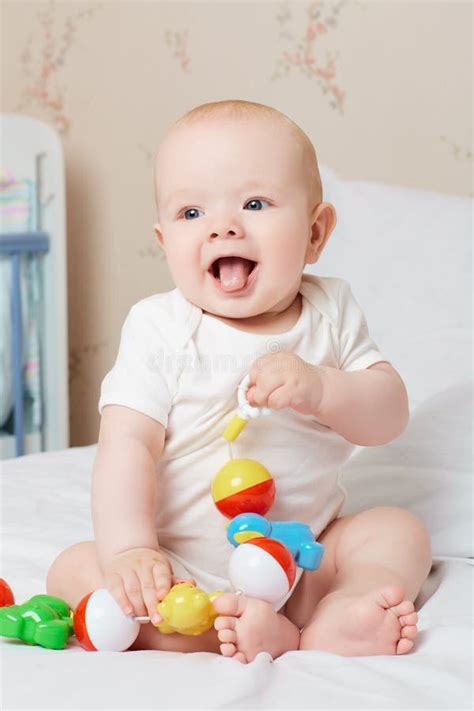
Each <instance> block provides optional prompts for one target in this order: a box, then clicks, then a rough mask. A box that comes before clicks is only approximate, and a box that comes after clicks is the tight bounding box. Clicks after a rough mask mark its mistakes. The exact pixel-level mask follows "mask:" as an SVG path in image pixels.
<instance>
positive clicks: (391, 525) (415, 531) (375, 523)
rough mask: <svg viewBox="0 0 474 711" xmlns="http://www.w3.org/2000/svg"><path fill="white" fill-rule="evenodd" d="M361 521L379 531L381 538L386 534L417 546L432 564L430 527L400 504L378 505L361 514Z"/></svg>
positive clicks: (404, 543) (402, 542)
mask: <svg viewBox="0 0 474 711" xmlns="http://www.w3.org/2000/svg"><path fill="white" fill-rule="evenodd" d="M359 516H360V517H361V519H360V522H361V523H363V524H364V525H366V526H367V529H368V530H372V531H374V532H378V535H379V536H380V538H381V539H383V538H384V537H385V536H387V537H389V538H391V539H392V540H393V539H398V540H399V542H400V543H401V544H403V545H406V546H410V547H415V548H416V549H417V550H419V551H420V554H421V557H422V558H426V564H427V565H428V569H429V566H430V565H431V541H430V535H429V533H428V529H427V528H426V526H425V524H424V523H423V521H421V519H419V518H418V517H417V516H415V515H414V514H412V513H411V512H410V511H407V510H406V509H403V508H400V507H399V506H376V507H374V508H373V509H368V510H367V511H363V512H362V513H361V514H359Z"/></svg>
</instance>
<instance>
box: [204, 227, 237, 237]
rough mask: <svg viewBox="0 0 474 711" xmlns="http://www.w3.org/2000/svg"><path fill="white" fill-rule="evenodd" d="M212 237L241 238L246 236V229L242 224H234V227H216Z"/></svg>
mask: <svg viewBox="0 0 474 711" xmlns="http://www.w3.org/2000/svg"><path fill="white" fill-rule="evenodd" d="M209 236H210V238H211V239H216V237H220V238H221V239H222V238H224V239H225V238H227V237H234V238H240V237H243V236H244V230H243V228H242V227H241V226H240V225H232V227H223V228H219V227H217V228H216V227H214V231H213V232H211V234H210V235H209Z"/></svg>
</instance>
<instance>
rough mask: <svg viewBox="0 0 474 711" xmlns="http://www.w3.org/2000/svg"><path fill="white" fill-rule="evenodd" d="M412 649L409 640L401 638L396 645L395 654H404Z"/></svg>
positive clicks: (411, 643) (411, 642)
mask: <svg viewBox="0 0 474 711" xmlns="http://www.w3.org/2000/svg"><path fill="white" fill-rule="evenodd" d="M411 649H413V641H412V640H411V639H405V638H402V639H401V640H400V641H399V642H398V644H397V650H396V651H397V654H406V653H407V652H409V651H410V650H411Z"/></svg>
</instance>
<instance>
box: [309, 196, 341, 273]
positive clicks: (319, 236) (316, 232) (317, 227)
mask: <svg viewBox="0 0 474 711" xmlns="http://www.w3.org/2000/svg"><path fill="white" fill-rule="evenodd" d="M311 220H312V225H311V238H310V240H309V244H308V249H307V250H306V260H305V261H306V264H314V262H317V261H318V259H319V257H320V256H321V252H322V251H323V249H324V247H325V246H326V243H327V241H328V239H329V236H330V234H331V232H332V231H333V229H334V228H335V226H336V221H337V217H336V210H335V209H334V206H333V205H331V203H329V202H321V203H320V204H319V205H317V206H316V207H315V208H314V210H313V214H312V216H311Z"/></svg>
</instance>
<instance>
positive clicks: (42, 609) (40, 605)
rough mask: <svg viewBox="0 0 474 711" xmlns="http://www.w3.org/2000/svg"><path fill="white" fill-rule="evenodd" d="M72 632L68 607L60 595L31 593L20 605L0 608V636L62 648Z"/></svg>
mask: <svg viewBox="0 0 474 711" xmlns="http://www.w3.org/2000/svg"><path fill="white" fill-rule="evenodd" d="M73 633H74V630H73V622H72V616H71V608H70V607H69V606H68V605H67V604H66V603H65V602H64V600H61V599H60V598H59V597H52V596H51V595H34V597H31V598H30V599H29V600H26V602H24V603H23V604H22V605H10V606H8V607H1V608H0V637H10V638H13V639H20V640H21V641H22V642H26V643H27V644H38V645H40V646H41V647H46V648H47V649H64V647H65V646H66V644H67V642H68V639H69V637H70V636H71V635H72V634H73Z"/></svg>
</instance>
